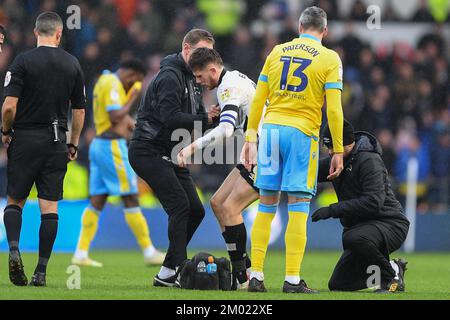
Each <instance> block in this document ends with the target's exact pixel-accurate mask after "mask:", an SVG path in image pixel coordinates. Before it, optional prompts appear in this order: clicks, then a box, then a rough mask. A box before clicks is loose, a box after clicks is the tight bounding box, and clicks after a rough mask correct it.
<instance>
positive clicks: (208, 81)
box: [194, 65, 217, 90]
mask: <svg viewBox="0 0 450 320" xmlns="http://www.w3.org/2000/svg"><path fill="white" fill-rule="evenodd" d="M216 75H217V69H216V68H215V67H214V66H213V65H209V66H207V67H206V68H203V69H201V70H195V71H194V76H195V80H196V81H197V83H198V84H200V85H202V86H205V87H207V88H208V90H212V89H214V88H216V87H217V80H216V79H215V78H216Z"/></svg>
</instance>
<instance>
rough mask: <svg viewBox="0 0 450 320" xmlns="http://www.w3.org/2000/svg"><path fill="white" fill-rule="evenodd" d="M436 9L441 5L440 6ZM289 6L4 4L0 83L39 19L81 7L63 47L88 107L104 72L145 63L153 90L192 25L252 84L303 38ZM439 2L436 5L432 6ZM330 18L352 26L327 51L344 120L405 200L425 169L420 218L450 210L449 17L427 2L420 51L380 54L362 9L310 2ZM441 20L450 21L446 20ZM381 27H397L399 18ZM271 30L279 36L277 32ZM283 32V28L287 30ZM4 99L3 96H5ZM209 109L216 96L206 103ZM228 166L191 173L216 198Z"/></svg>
mask: <svg viewBox="0 0 450 320" xmlns="http://www.w3.org/2000/svg"><path fill="white" fill-rule="evenodd" d="M433 1H434V0H433ZM290 3H291V2H290V1H289V0H286V1H283V0H271V1H269V0H259V1H258V0H254V1H252V0H247V1H244V0H227V1H224V0H172V1H164V0H90V1H86V0H84V1H79V0H78V1H77V0H72V1H65V0H60V1H56V0H42V1H35V0H33V1H31V0H23V1H15V0H3V1H0V23H1V24H3V25H5V26H6V27H7V29H8V34H7V39H6V41H5V43H6V45H5V46H4V50H3V53H1V54H0V77H1V79H3V77H4V75H5V73H6V71H7V68H8V65H9V64H10V63H11V61H12V59H13V58H14V57H15V56H16V55H17V54H18V53H19V52H21V51H23V50H26V49H29V48H32V47H34V46H35V38H34V35H33V32H32V29H33V22H34V20H35V18H36V16H37V15H38V13H39V12H42V11H46V10H51V11H56V12H58V13H60V15H61V16H62V17H67V16H68V14H67V13H66V8H67V7H68V6H69V5H72V4H76V5H78V6H79V7H80V8H81V13H82V19H81V28H80V29H79V30H65V34H64V40H63V47H64V48H65V49H66V50H68V51H69V52H71V53H72V54H74V55H75V56H76V57H77V58H78V59H79V60H80V63H81V65H82V68H83V71H84V74H85V80H86V90H87V94H88V99H89V105H90V106H91V105H92V103H91V102H92V89H93V86H94V84H95V81H96V79H97V78H98V76H99V75H100V74H101V72H102V70H104V69H110V70H115V69H116V68H117V66H118V64H119V63H120V61H123V60H125V59H127V58H131V57H136V58H139V59H141V60H143V61H144V62H145V63H146V66H147V69H148V74H147V78H146V83H147V84H148V83H149V82H150V81H151V79H152V78H153V77H154V76H155V75H156V73H157V72H158V70H159V62H160V60H161V58H163V57H164V56H165V55H166V54H169V53H174V52H178V51H180V49H181V42H182V39H183V36H184V35H185V34H186V32H187V31H188V30H190V29H191V28H193V27H203V28H206V29H208V30H210V31H212V32H213V33H214V35H215V37H216V40H217V45H216V48H217V49H218V50H219V51H220V53H221V54H222V57H223V59H224V61H225V63H226V66H227V67H228V68H229V69H237V70H239V71H241V72H243V73H245V74H247V75H248V76H249V77H250V78H252V79H253V80H256V79H257V78H258V74H259V72H260V70H261V67H262V65H263V63H264V61H265V58H266V56H267V55H268V53H269V52H270V51H271V49H272V48H273V47H274V46H275V45H276V44H278V43H281V42H285V41H289V40H291V39H292V38H294V37H296V36H297V24H296V21H295V20H293V19H292V16H291V15H290V6H289V4H290ZM439 3H442V1H440V0H435V1H434V5H436V4H439ZM311 4H316V5H319V6H321V7H322V8H323V9H324V10H325V11H327V13H328V16H329V19H330V20H331V21H333V20H339V21H345V24H346V27H345V28H346V29H345V30H346V32H345V35H344V36H343V37H342V38H340V39H336V38H333V37H330V40H325V41H324V44H325V45H326V46H328V47H330V48H332V49H334V50H336V51H337V52H338V53H339V54H340V56H341V58H342V60H343V63H344V81H345V83H344V93H343V106H344V114H345V116H346V118H347V119H348V120H350V121H351V122H352V123H353V125H354V127H355V129H356V130H364V131H368V132H370V133H372V134H374V135H375V136H376V137H377V138H378V140H379V141H380V143H381V145H382V147H383V150H384V153H383V158H384V161H385V163H386V166H387V169H388V171H389V173H390V175H391V178H392V182H393V183H395V188H396V190H397V192H398V195H399V197H400V198H403V197H404V196H405V194H406V181H407V166H408V162H409V160H410V159H411V158H412V157H416V158H417V159H418V161H419V175H418V179H419V184H418V188H417V191H418V197H419V209H420V211H421V212H435V213H442V212H449V209H448V208H449V207H448V202H449V192H450V191H449V189H450V188H449V181H450V176H449V162H450V92H449V90H450V89H449V58H448V55H449V52H448V50H447V48H448V46H449V45H450V43H448V42H449V41H448V40H449V39H445V38H444V36H443V34H442V31H443V29H444V28H449V23H448V21H449V18H448V10H447V11H445V10H439V8H438V10H436V7H433V6H431V5H430V6H427V1H421V5H420V7H419V8H418V9H417V11H416V12H415V13H414V14H413V15H411V17H410V18H409V20H410V21H415V22H441V23H442V24H437V23H436V27H435V32H433V33H430V34H426V35H424V36H422V37H421V39H419V41H418V42H417V44H416V45H415V46H408V45H406V44H404V43H398V44H394V45H393V47H392V48H386V47H382V48H375V47H371V46H370V44H368V43H366V42H365V41H364V39H361V38H359V37H358V36H356V35H355V33H354V32H353V28H352V21H364V20H366V19H367V13H366V6H365V4H364V2H362V1H359V0H356V1H354V2H353V6H352V8H351V10H350V12H349V15H348V16H345V17H343V16H340V15H339V14H338V13H337V12H338V10H337V1H336V0H318V1H303V5H304V6H307V5H311ZM443 12H444V13H445V12H447V14H444V15H443ZM383 19H389V20H391V21H399V20H400V19H399V18H398V17H396V16H395V12H394V11H393V10H386V11H385V12H384V13H383ZM403 20H405V19H403ZM271 25H275V26H278V28H270V26H271ZM280 26H281V27H280ZM0 91H1V89H0ZM206 100H207V102H209V101H210V100H211V101H212V100H213V99H212V95H211V93H210V94H208V95H207V97H206ZM92 128H93V121H92V110H91V107H90V110H89V112H88V118H87V128H86V129H85V130H84V134H83V141H82V143H81V145H80V156H79V160H78V163H79V164H80V165H81V166H82V167H85V168H88V157H87V150H88V145H89V142H90V141H91V139H92V138H93V137H94V135H95V133H94V131H93V129H92ZM5 168H6V152H5V150H4V149H0V197H2V196H4V194H5V190H4V189H5V187H4V186H5V170H6V169H5ZM229 170H230V167H229V166H224V165H212V166H197V167H196V168H193V173H194V175H195V180H196V182H197V183H198V185H199V187H200V188H201V189H202V190H203V191H207V192H213V191H214V190H215V189H217V187H218V186H219V185H220V184H221V182H222V181H223V179H224V177H225V176H226V174H227V172H228V171H229Z"/></svg>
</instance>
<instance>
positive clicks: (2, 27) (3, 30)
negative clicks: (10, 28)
mask: <svg viewBox="0 0 450 320" xmlns="http://www.w3.org/2000/svg"><path fill="white" fill-rule="evenodd" d="M0 33H1V34H2V35H4V36H6V29H5V27H4V26H2V25H1V24H0Z"/></svg>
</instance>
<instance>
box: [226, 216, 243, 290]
mask: <svg viewBox="0 0 450 320" xmlns="http://www.w3.org/2000/svg"><path fill="white" fill-rule="evenodd" d="M223 236H224V238H225V242H226V244H227V250H228V255H229V256H230V260H231V265H232V266H233V273H234V275H235V277H236V278H237V280H238V281H239V283H244V282H246V281H247V258H248V257H247V229H246V228H245V224H244V223H241V224H238V225H235V226H226V227H225V232H224V233H223Z"/></svg>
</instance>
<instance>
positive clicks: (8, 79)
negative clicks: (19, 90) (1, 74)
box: [5, 71, 11, 88]
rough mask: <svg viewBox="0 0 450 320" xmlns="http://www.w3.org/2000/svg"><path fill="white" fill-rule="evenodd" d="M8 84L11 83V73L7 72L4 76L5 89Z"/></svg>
mask: <svg viewBox="0 0 450 320" xmlns="http://www.w3.org/2000/svg"><path fill="white" fill-rule="evenodd" d="M10 82H11V71H8V72H7V73H6V76H5V88H6V87H7V86H9V83H10Z"/></svg>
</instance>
